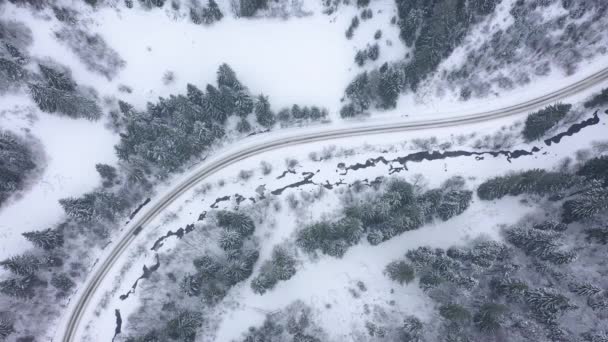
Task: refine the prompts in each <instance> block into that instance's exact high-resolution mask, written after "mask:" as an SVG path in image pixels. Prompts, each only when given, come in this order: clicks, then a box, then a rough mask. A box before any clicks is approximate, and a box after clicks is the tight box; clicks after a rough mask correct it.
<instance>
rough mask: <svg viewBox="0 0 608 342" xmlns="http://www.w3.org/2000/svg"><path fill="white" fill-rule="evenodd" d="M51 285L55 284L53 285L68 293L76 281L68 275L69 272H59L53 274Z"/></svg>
mask: <svg viewBox="0 0 608 342" xmlns="http://www.w3.org/2000/svg"><path fill="white" fill-rule="evenodd" d="M51 285H53V287H55V288H56V289H58V290H59V291H62V292H64V293H67V292H68V291H70V290H71V289H72V288H73V287H74V286H75V285H76V284H75V283H74V281H73V280H72V278H70V276H68V274H67V273H59V274H53V277H52V278H51Z"/></svg>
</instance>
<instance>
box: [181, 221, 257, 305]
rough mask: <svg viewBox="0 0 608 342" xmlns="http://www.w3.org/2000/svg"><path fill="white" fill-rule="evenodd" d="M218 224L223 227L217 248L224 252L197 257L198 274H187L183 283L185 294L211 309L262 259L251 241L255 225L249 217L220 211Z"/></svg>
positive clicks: (255, 245) (194, 261) (246, 276)
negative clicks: (209, 306)
mask: <svg viewBox="0 0 608 342" xmlns="http://www.w3.org/2000/svg"><path fill="white" fill-rule="evenodd" d="M217 221H218V226H219V227H220V228H221V235H220V238H219V241H218V245H219V247H220V248H221V250H222V251H223V252H222V253H215V254H213V253H211V252H209V253H206V254H204V255H202V256H200V257H197V258H195V259H194V260H193V264H194V267H195V269H196V273H194V274H187V275H186V276H184V277H183V279H182V282H181V289H182V291H183V292H184V293H186V294H187V295H188V296H190V297H199V298H201V300H202V301H203V302H204V303H206V304H208V305H211V306H212V305H215V304H217V303H218V302H219V301H220V300H222V299H223V298H224V297H225V296H226V294H227V292H228V290H229V289H230V288H231V287H233V286H234V285H236V284H237V283H239V282H241V281H243V280H245V279H247V278H249V276H250V275H251V273H252V272H253V265H254V264H255V262H256V261H257V260H258V257H259V252H258V249H257V244H256V243H255V241H254V240H253V239H252V234H253V232H254V230H255V225H254V223H253V221H252V220H251V218H250V217H249V216H247V215H245V214H241V213H237V212H230V211H221V212H218V213H217Z"/></svg>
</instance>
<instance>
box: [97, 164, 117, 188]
mask: <svg viewBox="0 0 608 342" xmlns="http://www.w3.org/2000/svg"><path fill="white" fill-rule="evenodd" d="M95 170H97V172H98V173H99V176H100V177H101V179H102V181H103V182H102V185H103V187H104V188H109V187H111V186H113V185H114V183H115V181H116V178H117V177H118V174H117V173H116V168H115V167H114V166H111V165H108V164H95Z"/></svg>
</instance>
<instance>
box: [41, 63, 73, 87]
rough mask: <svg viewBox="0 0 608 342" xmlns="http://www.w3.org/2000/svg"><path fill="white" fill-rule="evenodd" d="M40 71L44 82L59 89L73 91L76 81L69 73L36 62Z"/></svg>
mask: <svg viewBox="0 0 608 342" xmlns="http://www.w3.org/2000/svg"><path fill="white" fill-rule="evenodd" d="M38 67H39V68H40V71H41V72H42V76H43V77H44V79H45V80H46V83H47V84H48V85H49V86H51V87H53V88H55V89H59V90H65V91H70V92H71V91H74V90H75V89H76V82H74V80H72V78H71V77H70V76H69V74H67V73H64V72H61V71H57V70H55V69H52V68H50V67H47V66H45V65H42V64H38Z"/></svg>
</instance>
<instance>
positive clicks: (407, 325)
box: [399, 316, 423, 342]
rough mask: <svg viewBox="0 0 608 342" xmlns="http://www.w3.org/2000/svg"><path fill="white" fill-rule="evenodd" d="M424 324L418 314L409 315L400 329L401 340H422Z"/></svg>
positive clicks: (413, 341)
mask: <svg viewBox="0 0 608 342" xmlns="http://www.w3.org/2000/svg"><path fill="white" fill-rule="evenodd" d="M422 329H423V325H422V322H421V321H420V319H418V317H416V316H407V317H405V319H404V320H403V325H402V326H401V328H400V329H399V341H409V342H422V341H423V340H422Z"/></svg>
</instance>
